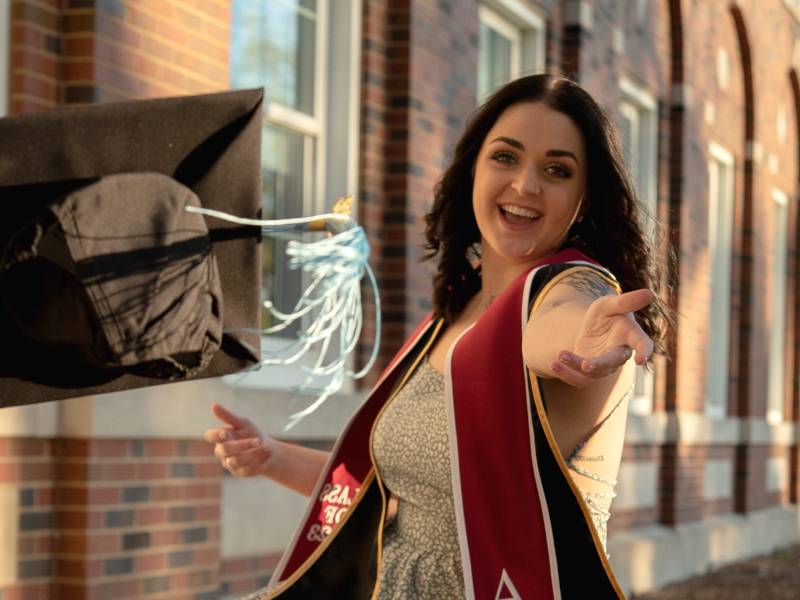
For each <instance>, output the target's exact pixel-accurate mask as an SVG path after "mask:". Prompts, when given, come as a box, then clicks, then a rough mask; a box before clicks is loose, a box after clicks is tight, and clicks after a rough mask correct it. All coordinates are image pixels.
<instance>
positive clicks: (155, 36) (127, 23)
mask: <svg viewBox="0 0 800 600" xmlns="http://www.w3.org/2000/svg"><path fill="white" fill-rule="evenodd" d="M135 10H136V12H139V13H141V14H143V15H145V16H146V17H149V18H151V19H155V20H157V21H162V22H164V23H166V24H168V25H171V26H173V27H174V26H177V27H178V28H179V29H185V28H187V26H186V25H185V24H183V23H181V24H176V23H175V21H173V20H172V19H167V18H164V17H163V16H162V15H158V14H157V13H156V14H155V15H154V14H153V13H150V12H147V11H146V10H142V9H140V8H136V9H135ZM104 16H105V17H106V18H108V19H109V20H111V21H114V22H116V23H118V24H120V25H121V26H123V27H124V28H126V29H130V30H132V31H136V32H137V33H138V34H139V35H144V36H145V37H148V38H150V39H155V40H158V41H160V42H161V43H162V44H164V45H166V46H170V47H172V48H175V49H177V50H179V51H181V52H182V51H184V50H188V52H190V53H192V54H195V53H196V54H199V52H200V51H199V50H194V49H192V48H186V49H184V47H183V46H181V45H180V44H177V43H175V42H173V41H171V40H170V39H169V38H168V37H165V36H163V35H162V34H160V33H155V32H153V31H150V30H149V29H147V28H145V27H143V26H142V25H139V24H136V23H133V22H131V21H128V20H124V19H120V18H119V17H115V16H113V15H110V14H107V13H106V14H104ZM187 33H189V32H188V31H187ZM192 33H193V35H194V36H195V37H196V38H197V39H198V40H199V41H201V42H207V43H208V45H209V46H212V47H214V49H215V50H219V51H222V50H227V49H228V47H227V46H223V45H222V44H220V43H219V38H216V39H212V38H209V37H207V35H205V34H202V33H200V32H194V31H192ZM206 58H211V60H213V62H215V63H219V64H226V65H227V64H228V63H227V62H224V61H218V60H217V59H216V58H213V57H206Z"/></svg>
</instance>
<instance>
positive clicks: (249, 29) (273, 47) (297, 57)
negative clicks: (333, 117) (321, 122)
mask: <svg viewBox="0 0 800 600" xmlns="http://www.w3.org/2000/svg"><path fill="white" fill-rule="evenodd" d="M316 10H317V5H316V0H269V2H256V1H254V0H234V2H233V4H232V9H231V12H232V15H231V18H232V23H231V31H232V35H231V85H232V87H236V88H241V87H260V86H263V87H264V88H265V90H266V97H267V101H268V102H275V103H278V104H282V105H284V106H287V107H289V108H292V109H294V110H297V111H301V112H304V113H306V114H309V115H313V114H314V93H315V90H314V70H315V69H314V67H315V61H314V56H315V49H316V22H317V14H316Z"/></svg>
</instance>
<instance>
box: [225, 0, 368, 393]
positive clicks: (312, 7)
mask: <svg viewBox="0 0 800 600" xmlns="http://www.w3.org/2000/svg"><path fill="white" fill-rule="evenodd" d="M360 17H361V3H360V1H359V0H343V1H342V2H337V3H336V10H335V11H331V10H330V2H329V0H270V1H269V2H253V1H251V0H234V1H233V3H232V10H231V58H230V70H231V87H233V88H247V87H263V88H264V90H265V102H264V122H263V130H262V150H261V160H262V208H263V218H265V219H280V218H287V217H297V216H302V215H309V214H314V213H316V212H324V211H325V210H326V209H328V208H330V205H331V204H332V202H333V201H334V200H335V198H337V197H339V196H344V195H347V194H353V195H356V193H357V189H356V185H357V181H358V174H357V171H356V169H357V142H358V135H357V133H358V105H357V102H358V87H357V83H358V68H359V61H360V56H359V54H358V53H359V48H360V43H359V42H360V40H359V36H358V32H359V31H360V28H361V27H360ZM329 73H330V74H331V75H332V76H329V75H328V74H329ZM328 157H335V161H334V160H330V161H329V160H328ZM285 249H286V241H283V240H275V239H272V238H269V239H265V240H264V241H263V243H262V252H263V256H262V262H263V273H262V286H263V296H264V297H265V298H269V299H272V300H273V301H274V302H275V304H276V306H277V307H278V308H279V309H281V310H287V309H288V310H291V308H292V306H293V305H294V302H296V300H297V299H298V298H299V296H300V292H301V290H302V288H303V286H304V282H303V281H302V278H301V276H300V274H298V273H296V272H292V271H288V270H287V269H286V268H283V267H279V265H283V264H285V262H286V255H285ZM271 324H272V323H271V321H270V316H269V314H267V313H266V312H265V315H264V317H263V321H262V325H263V326H264V327H268V326H270V325H271ZM295 333H296V331H294V332H292V331H289V332H287V336H288V337H294V335H295ZM285 344H286V341H285V340H284V341H281V340H276V339H274V338H272V337H265V338H264V340H263V346H264V350H265V351H266V352H269V351H270V350H274V349H277V348H278V347H282V346H284V345H285ZM273 375H274V372H273ZM303 376H304V375H303V373H302V372H300V369H291V373H287V374H286V377H284V376H281V377H280V378H276V377H274V376H272V377H269V376H267V374H266V373H261V372H256V373H252V374H250V375H248V376H247V377H246V378H245V381H244V384H245V385H250V384H254V385H257V386H261V385H269V387H276V385H275V384H276V381H277V380H280V381H279V383H278V386H279V387H282V388H287V387H291V386H293V385H295V384H297V383H299V382H300V381H302V378H303Z"/></svg>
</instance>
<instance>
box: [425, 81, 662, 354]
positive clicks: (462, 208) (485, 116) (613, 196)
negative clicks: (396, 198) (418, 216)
mask: <svg viewBox="0 0 800 600" xmlns="http://www.w3.org/2000/svg"><path fill="white" fill-rule="evenodd" d="M519 102H543V103H544V104H545V105H547V106H548V107H550V108H552V109H553V110H556V111H558V112H560V113H563V114H565V115H566V116H568V117H569V118H570V119H572V121H573V123H575V125H576V126H577V127H578V129H579V130H580V131H581V134H582V135H583V139H584V142H585V145H586V156H587V163H588V164H587V177H586V193H585V196H584V200H583V201H584V211H583V213H582V215H583V219H582V220H580V222H576V223H575V224H574V225H573V227H572V229H571V230H570V232H569V234H568V236H567V237H568V239H567V241H566V242H565V243H564V246H565V247H567V246H571V247H574V248H576V249H578V250H580V251H581V252H583V253H584V254H586V255H587V256H589V257H591V258H593V259H594V260H596V261H597V262H599V263H600V264H601V265H603V266H605V267H606V268H607V269H609V270H610V271H611V272H612V273H614V275H615V276H616V277H617V279H618V280H619V282H620V285H621V287H622V289H623V291H630V290H636V289H639V288H650V289H652V290H654V291H656V290H658V282H659V273H658V272H657V270H656V266H655V261H654V254H655V253H654V249H653V243H652V242H651V241H650V240H648V236H646V235H645V234H644V232H643V231H642V227H641V225H640V210H639V203H638V202H637V199H636V192H635V190H634V186H633V183H632V181H631V177H630V175H629V173H628V170H627V168H626V166H625V161H624V158H623V152H622V148H621V144H620V141H619V136H618V134H617V132H616V129H615V127H614V126H613V124H612V123H611V121H610V120H609V118H608V116H607V115H606V113H605V111H604V110H603V109H602V108H600V106H598V104H597V103H596V102H595V101H594V99H593V98H592V97H591V96H590V95H589V94H588V93H587V92H586V91H585V90H584V89H583V88H582V87H580V86H579V85H578V84H577V83H575V82H574V81H571V80H569V79H565V78H563V77H557V76H554V75H549V74H541V75H530V76H527V77H522V78H520V79H516V80H514V81H512V82H511V83H509V84H507V85H505V86H504V87H502V88H500V89H499V90H498V91H497V92H495V93H494V94H493V95H492V96H491V97H490V98H489V99H488V100H486V102H484V103H483V105H481V106H480V107H479V108H478V109H477V110H476V111H475V112H474V113H473V114H472V116H471V117H470V119H469V122H468V123H467V127H466V130H465V131H464V134H463V135H462V136H461V139H460V140H459V141H458V144H457V145H456V147H455V156H454V157H453V160H452V162H451V163H450V166H449V167H448V168H447V170H446V171H445V172H444V174H443V175H442V177H441V179H440V180H439V181H438V183H437V184H436V187H435V188H434V202H433V208H432V209H431V211H430V213H428V214H427V215H426V217H425V221H426V230H425V236H426V239H427V244H426V245H425V250H426V251H427V253H426V258H427V259H433V258H436V257H438V262H437V269H436V274H435V276H434V280H433V288H434V289H433V305H434V313H435V315H436V316H438V317H442V318H444V320H445V322H446V323H452V322H453V321H454V320H455V319H456V318H457V317H458V315H459V314H460V313H461V311H462V310H463V309H464V307H465V306H466V304H467V302H468V301H469V300H470V298H472V296H474V295H475V294H476V293H477V292H478V291H479V290H480V288H481V279H480V271H479V269H476V268H474V267H473V265H472V263H471V262H470V260H469V258H468V255H469V250H470V247H471V246H472V245H473V244H474V243H475V242H478V241H479V240H480V232H479V231H478V224H477V222H476V220H475V214H474V213H473V210H472V179H473V167H474V165H475V161H476V159H477V156H478V152H479V151H480V149H481V145H482V144H483V141H484V139H485V138H486V136H487V135H488V133H489V130H490V129H491V128H492V127H493V126H494V124H495V122H496V121H497V119H498V118H499V117H500V115H501V114H502V113H503V112H504V111H505V110H506V109H507V108H508V107H510V106H512V105H514V104H517V103H519ZM535 126H536V124H535V123H531V127H535ZM637 320H638V321H639V324H640V325H641V327H642V329H643V330H644V331H645V332H646V333H647V334H648V335H649V336H650V337H651V338H652V339H653V340H654V341H655V343H656V350H657V351H660V352H663V339H664V334H665V326H666V324H668V323H669V322H671V320H672V319H671V317H670V316H669V312H668V311H667V310H666V309H665V307H664V305H663V304H662V302H661V301H660V300H658V299H656V301H655V302H653V303H652V304H650V305H649V306H648V307H646V308H645V309H643V310H641V311H639V312H638V313H637Z"/></svg>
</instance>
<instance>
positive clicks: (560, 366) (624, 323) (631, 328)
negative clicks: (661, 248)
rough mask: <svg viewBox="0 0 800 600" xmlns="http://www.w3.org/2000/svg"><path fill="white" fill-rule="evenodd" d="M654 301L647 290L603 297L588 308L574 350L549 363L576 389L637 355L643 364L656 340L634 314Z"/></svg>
mask: <svg viewBox="0 0 800 600" xmlns="http://www.w3.org/2000/svg"><path fill="white" fill-rule="evenodd" d="M654 299H655V297H654V295H653V292H652V291H650V290H648V289H640V290H635V291H633V292H627V293H625V294H620V295H619V296H603V297H601V298H598V299H597V300H595V301H594V302H592V304H591V305H590V306H589V308H588V310H587V311H586V314H585V316H584V319H583V323H582V324H581V328H580V330H579V332H578V337H577V338H576V340H575V347H574V348H573V350H572V351H568V350H562V351H561V352H559V355H558V359H557V360H553V361H551V362H550V365H549V367H550V369H551V370H552V371H553V372H554V373H555V375H556V377H558V378H559V379H561V380H562V381H564V382H565V383H567V384H569V385H572V386H575V387H585V386H587V385H589V384H590V383H592V382H593V381H595V380H597V379H601V378H603V377H607V376H608V375H610V374H611V373H613V372H614V371H616V370H617V369H619V368H620V367H621V366H622V365H624V364H625V363H626V362H627V361H628V359H630V357H631V354H632V352H634V351H635V353H636V363H637V364H640V365H642V364H644V363H645V362H647V360H648V359H649V358H650V355H651V354H652V353H653V340H651V339H650V337H649V336H648V335H647V334H646V333H645V332H644V331H643V330H642V328H641V327H640V326H639V324H638V323H637V322H636V319H635V318H634V315H633V313H634V312H636V311H638V310H641V309H643V308H644V307H646V306H647V305H648V304H650V303H651V302H652V301H653V300H654Z"/></svg>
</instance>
